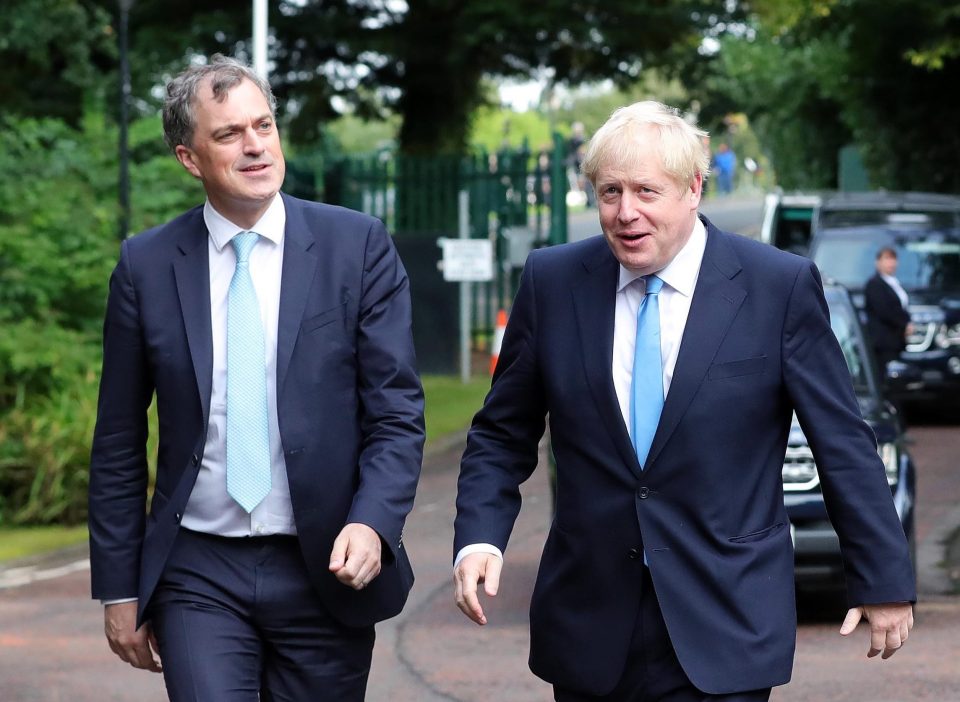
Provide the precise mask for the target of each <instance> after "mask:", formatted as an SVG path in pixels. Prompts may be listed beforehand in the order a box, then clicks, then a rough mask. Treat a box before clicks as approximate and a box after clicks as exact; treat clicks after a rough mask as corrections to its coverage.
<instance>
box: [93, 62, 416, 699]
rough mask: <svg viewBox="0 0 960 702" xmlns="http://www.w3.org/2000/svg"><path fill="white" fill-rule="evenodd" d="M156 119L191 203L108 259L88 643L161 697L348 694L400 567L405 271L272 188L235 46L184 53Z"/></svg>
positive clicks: (276, 144)
mask: <svg viewBox="0 0 960 702" xmlns="http://www.w3.org/2000/svg"><path fill="white" fill-rule="evenodd" d="M163 124H164V132H165V138H166V141H167V143H168V145H169V146H170V148H171V149H172V150H173V152H174V154H175V155H176V158H177V160H178V161H179V162H180V163H181V164H182V165H183V167H184V168H185V169H186V170H187V171H188V172H189V173H190V174H191V175H193V176H194V177H196V178H197V179H199V180H200V181H201V182H202V183H203V187H204V190H205V192H206V202H205V203H204V204H203V205H200V206H198V207H195V208H194V209H192V210H189V211H188V212H186V213H184V214H183V215H181V216H179V217H177V218H176V219H174V220H172V221H170V222H168V223H166V224H163V225H161V226H159V227H155V228H153V229H151V230H149V231H146V232H143V233H142V234H140V235H138V236H135V237H133V238H131V239H128V240H126V241H124V242H123V244H122V246H121V251H120V260H119V263H118V264H117V267H116V269H115V270H114V272H113V276H112V277H111V279H110V293H109V298H108V303H107V311H106V319H105V322H104V357H103V374H102V378H101V383H100V402H99V406H98V415H97V425H96V430H95V433H94V438H93V449H92V455H91V465H90V561H91V578H92V583H93V588H92V589H93V596H94V597H95V598H98V599H100V600H101V601H103V603H104V605H105V607H104V619H105V629H106V636H107V640H108V642H109V645H110V648H111V649H112V650H113V652H114V653H116V654H117V655H118V656H119V657H120V658H121V659H122V660H124V661H126V662H127V663H129V664H130V665H132V666H134V667H136V668H142V669H147V670H152V671H155V672H159V671H161V670H162V672H163V674H164V680H165V683H166V687H167V692H168V694H169V697H170V699H171V700H173V701H174V702H213V701H216V702H241V701H243V702H246V701H250V702H255V701H256V700H258V699H259V700H291V701H293V700H311V701H318V702H343V701H344V700H349V701H354V702H358V701H360V700H362V699H363V698H364V694H365V689H366V681H367V675H368V672H369V668H370V660H371V655H372V649H373V641H374V624H375V623H376V622H378V621H381V620H383V619H386V618H388V617H391V616H394V615H395V614H397V613H398V612H399V611H400V609H401V608H402V607H403V604H404V602H405V600H406V597H407V594H408V592H409V590H410V587H411V585H412V583H413V572H412V570H411V568H410V563H409V561H408V559H407V555H406V551H405V549H404V545H403V539H402V531H403V525H404V521H405V519H406V516H407V514H408V513H409V511H410V509H411V507H412V505H413V498H414V492H415V489H416V484H417V479H418V477H419V471H420V462H421V457H422V449H423V439H424V425H423V393H422V389H421V386H420V381H419V378H418V376H417V372H416V368H415V358H414V352H413V341H412V336H411V331H410V324H411V310H410V296H409V285H408V281H407V276H406V273H405V272H404V269H403V266H402V264H401V263H400V260H399V258H398V256H397V253H396V250H395V249H394V247H393V244H392V242H391V239H390V236H389V235H388V234H387V232H386V230H385V229H384V227H383V224H382V223H381V222H380V221H379V220H377V219H374V218H372V217H368V216H366V215H363V214H360V213H358V212H352V211H350V210H345V209H342V208H338V207H331V206H328V205H322V204H316V203H312V202H306V201H303V200H298V199H296V198H293V197H290V196H288V195H286V194H285V193H281V192H280V188H281V185H282V183H283V179H284V169H285V166H284V158H283V151H282V149H281V146H280V138H279V135H278V132H277V125H276V115H275V101H274V98H273V94H272V93H271V91H270V86H269V85H268V84H267V83H266V81H264V80H262V79H261V78H260V77H258V76H257V75H256V74H255V73H253V72H252V71H251V70H250V69H249V68H247V67H246V66H245V65H243V64H241V63H239V62H237V61H235V60H233V59H228V58H224V57H222V56H214V57H213V58H212V60H211V61H210V62H209V63H205V64H203V65H197V66H192V67H191V68H189V69H187V70H186V71H184V72H183V73H182V74H181V75H179V76H178V77H177V78H175V79H174V80H173V81H172V82H171V83H170V84H169V85H168V87H167V99H166V103H165V105H164V110H163ZM154 398H156V403H157V414H158V417H159V448H158V452H157V469H156V482H155V486H154V487H153V490H152V498H151V501H150V510H149V513H147V512H146V499H147V493H148V471H147V451H146V440H147V424H148V422H147V408H148V406H149V405H150V403H151V401H153V399H154Z"/></svg>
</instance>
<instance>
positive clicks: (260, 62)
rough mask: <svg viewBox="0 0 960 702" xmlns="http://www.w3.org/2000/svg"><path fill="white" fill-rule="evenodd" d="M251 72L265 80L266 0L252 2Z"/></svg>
mask: <svg viewBox="0 0 960 702" xmlns="http://www.w3.org/2000/svg"><path fill="white" fill-rule="evenodd" d="M253 70H254V71H256V73H257V75H258V76H260V77H261V78H263V79H264V80H266V78H267V0H253Z"/></svg>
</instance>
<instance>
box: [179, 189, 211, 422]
mask: <svg viewBox="0 0 960 702" xmlns="http://www.w3.org/2000/svg"><path fill="white" fill-rule="evenodd" d="M202 212H203V208H198V209H197V210H196V215H195V216H194V217H193V219H192V220H191V221H190V223H189V224H188V225H187V226H186V227H185V228H184V230H183V232H182V234H181V237H180V241H179V243H178V247H179V249H180V252H181V253H182V254H183V256H181V257H180V258H178V259H176V260H175V261H174V262H173V272H174V277H175V278H176V281H177V295H178V296H179V298H180V313H181V314H182V315H183V326H184V329H185V330H186V333H187V344H188V345H189V347H190V358H191V359H192V360H193V370H194V373H195V374H196V379H197V390H198V392H199V393H200V406H201V408H202V409H203V420H204V424H206V421H207V417H209V416H210V392H211V383H212V382H213V332H212V328H211V322H210V263H209V259H210V254H209V250H208V247H207V236H208V234H207V228H206V225H204V223H203V215H202Z"/></svg>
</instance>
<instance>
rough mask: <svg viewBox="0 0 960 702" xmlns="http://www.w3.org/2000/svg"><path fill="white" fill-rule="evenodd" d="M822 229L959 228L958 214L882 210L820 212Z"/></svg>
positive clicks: (827, 210)
mask: <svg viewBox="0 0 960 702" xmlns="http://www.w3.org/2000/svg"><path fill="white" fill-rule="evenodd" d="M819 226H820V228H821V229H833V228H835V227H863V226H884V227H895V228H907V227H917V228H920V229H952V228H953V227H955V226H957V213H956V212H952V211H946V212H936V211H934V212H908V211H903V212H892V211H889V210H881V209H866V210H855V209H851V210H830V209H824V210H823V211H821V212H820V221H819Z"/></svg>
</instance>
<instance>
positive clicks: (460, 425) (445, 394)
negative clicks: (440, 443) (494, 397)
mask: <svg viewBox="0 0 960 702" xmlns="http://www.w3.org/2000/svg"><path fill="white" fill-rule="evenodd" d="M489 389H490V378H488V377H486V376H474V377H473V378H471V379H470V382H468V383H466V384H464V383H463V382H462V381H461V380H460V378H459V377H457V376H449V375H425V376H423V394H424V396H425V397H426V422H427V443H428V444H429V443H430V442H432V441H436V440H437V439H439V438H440V437H442V436H447V435H448V434H452V433H454V432H458V431H462V430H463V429H466V428H467V427H468V426H470V420H471V419H472V418H473V415H474V414H475V413H476V411H477V410H478V409H480V406H481V405H482V404H483V398H484V397H486V394H487V391H488V390H489Z"/></svg>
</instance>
